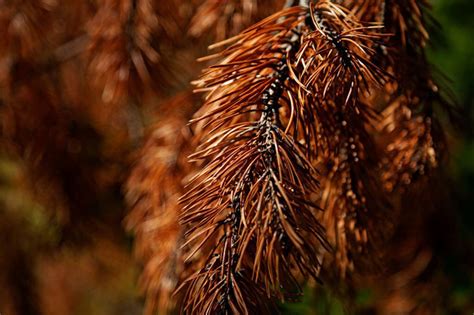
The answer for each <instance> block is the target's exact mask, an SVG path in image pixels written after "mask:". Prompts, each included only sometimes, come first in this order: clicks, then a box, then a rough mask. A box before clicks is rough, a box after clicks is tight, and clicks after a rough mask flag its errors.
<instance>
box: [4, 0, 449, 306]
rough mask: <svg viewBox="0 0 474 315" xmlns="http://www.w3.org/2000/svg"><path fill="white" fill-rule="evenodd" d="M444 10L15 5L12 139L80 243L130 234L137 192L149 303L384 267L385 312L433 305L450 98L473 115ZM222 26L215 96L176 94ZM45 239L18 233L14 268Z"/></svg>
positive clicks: (226, 297)
mask: <svg viewBox="0 0 474 315" xmlns="http://www.w3.org/2000/svg"><path fill="white" fill-rule="evenodd" d="M283 2H285V3H283ZM275 8H277V9H275ZM280 8H282V9H281V10H279V9H280ZM428 9H429V3H428V1H425V0H419V1H415V0H397V1H383V0H369V1H362V0H356V1H345V0H338V1H330V0H320V1H304V0H300V1H291V0H290V1H282V0H265V1H252V0H229V1H221V0H203V1H183V2H179V1H162V0H97V1H83V2H82V1H81V2H80V1H73V2H68V1H66V2H60V1H54V0H53V1H46V0H41V1H23V0H9V1H0V103H1V112H0V118H1V127H2V134H1V144H2V150H3V151H5V152H7V153H8V154H10V155H12V156H14V157H15V158H17V159H18V160H19V161H20V162H21V166H22V168H23V171H24V173H25V174H26V175H27V176H26V177H25V181H26V183H27V184H28V185H27V186H28V187H29V188H30V190H31V191H33V192H34V193H35V196H36V199H37V201H38V202H40V203H41V204H42V205H43V206H45V209H46V213H48V214H50V216H52V217H54V218H55V219H56V220H53V221H54V222H55V223H59V226H60V227H61V228H62V229H63V230H62V234H63V235H61V237H62V238H64V239H68V235H67V234H68V233H71V231H75V232H74V234H75V235H76V236H77V234H79V235H82V233H83V231H87V233H83V234H84V235H85V236H84V237H83V238H86V237H88V238H90V239H91V241H93V242H94V241H96V242H100V240H98V239H100V237H98V238H94V236H95V237H97V235H96V232H97V231H93V232H90V231H91V230H94V229H90V226H88V227H87V228H86V229H78V227H82V226H84V225H87V223H89V222H96V221H100V223H101V224H98V225H100V226H102V227H107V228H103V229H104V230H107V231H109V232H110V231H113V229H114V228H113V226H114V224H115V225H117V222H118V221H120V220H121V219H122V218H121V215H122V214H121V213H120V211H117V210H118V209H120V208H121V207H123V205H124V204H126V205H127V206H128V207H129V210H130V211H129V213H128V215H127V216H126V218H125V226H126V229H127V230H128V231H131V232H132V233H133V234H134V236H135V254H136V257H137V258H138V260H139V261H140V262H141V263H142V264H143V272H142V275H141V277H140V280H139V282H140V287H141V289H142V291H143V293H144V294H145V295H146V306H145V312H146V313H147V314H153V313H155V312H159V313H170V312H173V311H175V310H176V309H178V308H180V310H181V312H182V313H184V314H201V313H203V314H214V313H218V314H254V313H264V314H273V313H275V312H278V303H280V302H284V301H294V300H298V298H299V297H301V295H302V292H303V290H302V288H303V286H304V285H305V283H306V282H308V281H309V282H313V281H316V282H319V281H321V279H323V280H326V281H327V282H328V283H329V284H330V285H331V286H332V288H331V289H332V290H334V291H336V292H338V293H348V292H346V290H345V288H346V287H347V288H349V289H348V290H347V291H350V290H351V289H353V288H355V287H356V286H357V285H358V284H360V283H370V285H371V286H372V287H374V288H375V289H376V291H377V292H378V293H377V294H378V295H379V296H380V303H378V304H377V305H376V307H375V310H374V311H378V312H380V313H385V312H388V309H390V308H392V306H393V304H391V303H395V304H397V303H398V304H403V305H405V306H406V308H403V309H400V311H404V312H407V313H413V314H416V313H417V312H418V313H419V314H423V312H429V311H431V310H434V309H435V308H436V307H437V305H438V304H435V303H433V304H430V301H433V300H436V299H437V298H438V296H439V294H438V293H437V292H436V294H433V295H429V294H426V295H425V294H422V293H420V291H422V290H423V289H426V290H428V289H431V288H433V286H435V284H436V283H437V281H438V279H437V278H436V276H435V274H436V259H434V258H433V254H432V253H433V251H434V248H433V247H434V246H433V244H432V243H431V242H430V235H429V233H428V231H426V230H424V229H423V223H424V222H425V221H426V220H428V219H429V217H430V215H437V214H439V213H441V212H442V211H441V210H440V209H438V208H436V205H434V204H431V203H428V201H429V200H430V197H431V196H433V195H437V194H438V191H436V190H430V189H428V188H429V186H431V185H432V184H433V185H434V183H437V182H439V181H442V180H443V178H444V177H443V176H444V175H443V172H442V167H443V166H444V163H445V161H446V156H447V140H446V136H445V131H444V130H443V126H442V124H441V122H440V119H439V111H438V108H441V109H442V110H444V111H445V113H447V114H448V116H449V117H450V118H454V117H455V115H456V111H455V109H454V107H453V105H452V102H451V100H450V97H449V93H448V92H447V91H445V90H444V89H443V85H442V84H440V83H438V81H439V80H438V77H437V75H436V74H435V73H434V72H433V70H432V68H431V66H430V65H429V63H428V61H427V58H426V56H425V46H426V45H427V43H428V42H429V34H430V31H431V30H432V29H433V27H434V26H435V25H436V23H435V22H434V21H433V20H432V18H431V17H430V15H429V13H428V11H429V10H428ZM272 13H274V14H273V15H272ZM185 26H187V29H186V27H185ZM188 36H189V37H188ZM229 37H230V38H229ZM209 39H211V40H215V39H217V40H219V41H220V42H218V43H217V44H213V45H211V46H210V49H211V50H213V51H214V53H213V54H212V55H210V56H208V57H204V58H201V59H200V61H205V62H206V63H207V64H208V65H209V67H208V68H207V69H205V70H204V71H203V73H202V75H201V77H200V78H199V79H197V80H196V81H194V82H193V84H194V85H195V87H196V90H195V92H199V93H203V94H204V96H203V97H202V100H200V98H201V96H199V95H197V94H196V95H193V94H192V93H191V92H180V93H176V91H178V90H183V85H184V84H183V81H187V80H188V77H189V76H191V75H195V73H194V72H197V71H196V70H197V69H198V67H197V66H196V65H195V63H194V62H193V61H191V60H194V59H195V57H196V55H198V54H200V53H201V51H200V50H201V49H202V47H204V46H205V45H207V41H208V40H209ZM186 89H187V88H186ZM169 96H171V97H169ZM165 97H169V98H167V99H166V100H165V101H163V100H162V99H165ZM198 105H199V106H198ZM150 113H152V114H150ZM189 120H190V125H187V122H188V121H189ZM144 125H149V126H148V127H147V133H146V136H145V137H142V131H143V129H144V128H143V126H144ZM142 138H143V139H142ZM141 143H142V145H141V147H139V146H140V144H141ZM136 147H139V148H138V149H137V150H136V151H135V148H136ZM3 151H2V153H3ZM132 152H134V153H133V154H130V153H132ZM130 156H132V158H133V160H134V162H133V164H130V165H129V163H128V162H129V160H130ZM129 168H130V169H129ZM126 174H128V178H127V179H125V178H126V177H127V176H126ZM122 184H124V189H123V191H124V195H123V196H122V195H120V193H119V191H118V189H117V188H118V187H119V186H120V185H122ZM414 200H417V201H419V203H417V202H415V201H414ZM112 203H113V205H112V206H109V205H110V204H112ZM441 203H442V202H441V200H440V204H441ZM109 208H111V209H112V211H110V209H109ZM108 211H110V212H114V213H113V214H110V212H108ZM0 214H1V215H0V217H5V218H6V219H5V220H11V222H16V221H15V220H16V219H15V218H13V217H10V214H8V215H7V214H3V213H0ZM51 214H52V215H51ZM85 223H86V224H85ZM15 224H17V223H15ZM0 225H1V226H2V228H5V230H6V231H7V232H8V233H9V234H12V235H14V229H12V230H10V229H8V226H7V225H5V226H4V224H0ZM15 226H16V225H15ZM94 226H95V225H94ZM109 226H112V228H110V229H109V228H108V227H109ZM95 227H96V230H97V226H95ZM78 231H79V233H77V232H78ZM418 231H422V232H423V233H422V234H421V237H420V238H419V239H417V238H416V236H415V235H416V233H418ZM89 232H90V233H89ZM403 233H407V234H408V235H409V237H407V238H406V239H404V237H403V235H402V234H403ZM112 234H113V233H112ZM46 247H47V248H48V250H50V251H51V252H53V251H54V249H53V248H54V246H45V248H46ZM112 247H113V246H112ZM42 250H45V249H44V248H43V249H42ZM119 251H120V250H119ZM40 252H41V250H38V252H36V251H34V252H31V253H30V252H28V251H27V250H24V249H21V250H16V249H14V248H10V247H7V248H6V249H5V250H4V251H3V252H1V253H0V254H1V255H2V258H5V257H6V258H5V261H3V259H2V262H1V264H2V265H1V266H6V267H5V268H4V269H6V270H14V269H15V267H17V268H18V269H22V270H24V271H25V272H24V274H25V278H28V279H26V280H25V281H24V282H25V283H26V282H28V281H31V282H32V283H34V282H35V279H34V275H33V274H32V273H31V272H30V271H31V270H30V269H31V268H33V267H34V266H33V265H34V264H35V259H36V258H37V255H40ZM9 256H11V259H8V257H9ZM28 261H30V262H28ZM30 264H31V265H30ZM58 268H60V267H58ZM0 269H2V268H0ZM44 270H46V272H48V270H47V268H44ZM49 272H51V273H54V272H52V271H51V270H49ZM368 274H369V276H368ZM30 278H31V279H30ZM380 279H386V280H387V285H386V287H383V288H382V287H380V286H378V285H377V283H376V282H377V281H380ZM27 280H28V281H27ZM58 281H59V282H61V281H60V280H58ZM0 282H1V283H5V285H6V286H8V287H10V288H11V292H13V293H11V295H12V299H14V300H18V301H20V302H15V303H11V304H12V305H10V306H9V307H11V308H12V309H13V308H15V307H16V308H21V305H22V304H24V305H23V306H24V307H25V308H26V311H24V312H28V308H30V307H31V309H32V310H33V309H34V307H35V305H33V304H35V303H37V302H35V294H36V293H35V292H34V290H33V289H32V290H30V291H31V292H29V291H28V292H27V293H26V296H25V301H26V302H24V303H22V302H21V301H22V300H21V294H19V293H18V292H20V291H21V290H22V288H23V287H22V286H23V285H24V283H23V282H19V283H18V286H17V287H15V286H14V285H12V283H13V281H11V279H10V278H8V277H6V276H5V275H4V274H1V273H0ZM43 284H44V283H43ZM341 284H343V285H341ZM45 287H47V286H45ZM51 288H53V289H54V288H55V286H54V285H51ZM45 290H46V289H45ZM5 296H7V295H5ZM0 298H3V295H2V296H0ZM418 298H419V299H420V300H423V301H427V302H426V303H425V304H423V305H422V306H421V308H417V307H418V305H419V300H418ZM4 299H5V298H4ZM29 300H32V301H33V302H31V303H32V305H29V304H28V303H30V302H29ZM391 301H392V302H391ZM393 301H395V302H393ZM400 301H401V302H400ZM18 305H19V306H18ZM425 306H426V308H425ZM431 306H433V307H432V308H431ZM18 312H21V311H18Z"/></svg>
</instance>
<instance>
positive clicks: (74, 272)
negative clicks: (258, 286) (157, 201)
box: [0, 0, 474, 315]
mask: <svg viewBox="0 0 474 315" xmlns="http://www.w3.org/2000/svg"><path fill="white" fill-rule="evenodd" d="M17 2H18V3H19V4H18V6H25V7H26V9H25V10H30V9H31V8H30V7H29V5H28V4H26V5H25V4H24V3H25V1H17ZM27 2H28V1H26V3H27ZM43 2H44V3H46V5H48V3H49V4H50V5H53V3H54V2H55V1H43ZM86 2H89V1H84V3H86ZM188 2H189V5H188ZM15 3H16V2H15V1H8V0H4V1H2V0H0V37H1V38H0V47H4V48H5V47H6V49H3V50H2V48H0V56H1V57H2V62H1V63H0V82H1V83H0V84H1V85H0V111H1V117H2V120H1V124H2V126H1V127H2V135H1V136H2V137H1V138H2V139H1V140H0V314H2V315H27V314H44V315H56V314H57V315H65V314H71V315H72V314H77V315H82V314H88V315H108V314H113V315H115V314H116V315H120V314H127V315H133V314H142V312H143V305H144V297H143V294H142V293H143V292H142V291H141V289H140V285H139V276H140V272H141V266H140V263H138V262H136V261H135V260H134V258H133V257H134V256H133V252H134V251H136V250H137V249H136V248H135V247H134V245H133V237H132V234H131V233H130V232H127V229H126V226H125V225H126V224H125V223H124V218H126V216H127V213H128V210H127V207H126V206H125V202H124V188H123V184H124V182H125V180H126V178H127V176H128V171H127V170H128V169H129V166H130V165H131V164H132V163H133V160H134V154H135V153H134V152H135V151H136V150H137V149H138V148H139V146H140V141H139V140H138V139H141V138H142V137H143V135H144V134H147V128H148V127H149V126H153V125H154V124H160V118H159V117H161V116H160V115H163V113H165V110H164V109H163V108H162V107H161V104H162V103H163V101H162V100H163V99H167V98H169V97H170V96H171V95H174V94H176V93H177V92H179V91H183V90H185V89H186V86H187V84H188V82H189V81H190V80H192V79H193V77H194V76H195V74H196V73H198V70H199V68H200V65H199V64H197V63H196V62H195V61H194V60H195V58H196V57H198V56H202V55H204V54H205V51H206V50H205V47H206V44H202V43H198V42H197V41H196V40H193V39H186V40H183V41H182V42H176V41H175V40H174V39H173V36H176V34H170V32H171V31H170V30H171V29H172V26H173V23H176V21H174V20H171V21H167V22H166V23H164V24H163V25H161V27H162V36H163V38H160V44H161V43H162V46H161V49H162V50H161V53H162V54H161V56H160V57H159V58H163V59H164V60H165V61H166V62H164V63H166V64H170V65H172V68H173V69H172V71H169V73H168V69H160V71H161V73H162V74H163V73H165V74H164V75H162V76H163V77H165V79H164V80H163V82H161V81H160V82H156V81H154V82H149V81H148V80H149V78H146V75H145V74H143V72H141V70H140V65H141V64H142V62H144V63H150V62H151V61H153V56H152V54H146V51H147V47H142V46H140V48H141V50H142V51H145V54H144V55H145V56H144V57H143V56H141V57H140V56H138V57H137V58H138V59H137V60H140V58H142V59H141V61H137V62H136V65H135V68H136V69H135V70H134V72H130V73H128V74H127V73H125V74H123V75H124V76H126V77H127V80H128V81H127V80H125V81H126V83H123V81H120V82H114V81H113V80H112V79H110V78H108V77H107V71H112V70H113V71H118V72H120V69H119V68H117V69H115V68H114V69H115V70H114V69H112V70H110V69H111V68H113V67H114V64H113V61H112V64H109V65H106V66H104V65H101V66H100V67H95V66H94V60H93V58H91V57H90V56H89V55H88V53H89V52H90V51H93V50H94V49H97V47H102V48H101V49H102V50H103V51H104V50H107V49H115V50H120V49H122V48H123V45H125V44H124V43H123V42H121V41H120V40H119V39H116V38H115V37H114V36H115V35H116V34H115V33H114V32H115V24H114V23H115V22H116V21H115V20H113V19H110V20H108V19H107V15H106V14H105V13H104V16H101V15H100V14H101V13H100V12H99V13H98V16H95V17H94V19H93V20H91V21H88V22H87V23H86V25H87V27H88V28H87V27H86V32H88V35H89V36H91V37H93V38H94V36H95V37H97V38H96V40H95V42H94V44H93V45H89V46H88V48H87V49H86V51H80V52H77V54H81V55H84V58H89V68H88V69H87V70H84V69H83V67H82V66H81V64H80V63H81V62H82V61H77V62H76V61H74V60H72V59H71V58H72V56H74V55H75V54H76V50H77V49H78V47H81V41H83V40H84V38H82V37H81V32H80V31H75V30H76V29H79V27H78V26H77V25H82V24H84V23H83V22H84V21H82V20H81V19H84V18H85V17H86V16H87V12H86V11H87V10H88V7H87V5H84V4H79V2H77V4H76V2H71V5H70V7H69V8H67V9H66V10H65V12H62V14H63V15H62V16H63V20H61V23H62V24H61V25H62V27H64V28H69V29H70V30H71V31H69V32H68V35H67V36H69V38H64V35H56V34H55V33H54V32H50V30H48V27H49V25H48V23H49V17H48V11H47V10H45V11H44V12H40V14H39V15H38V16H36V18H37V20H34V21H33V22H32V24H31V25H29V27H27V28H25V34H22V33H20V34H19V35H18V38H20V39H18V38H16V39H15V40H16V41H17V42H14V40H13V39H10V38H8V36H6V35H5V36H4V33H2V32H3V31H4V29H5V28H4V27H6V26H5V25H6V24H5V23H6V22H5V21H7V20H8V19H10V18H11V12H12V10H14V9H15ZM183 3H185V4H184V5H182V6H180V8H179V10H180V11H179V14H180V15H184V16H190V15H191V14H192V12H191V11H192V9H190V8H191V7H192V5H193V1H184V2H183ZM432 4H433V14H434V16H435V18H436V19H437V20H438V21H439V22H440V25H441V29H440V31H439V32H437V33H434V34H432V45H431V46H430V47H429V48H428V49H429V58H430V60H431V61H432V63H433V65H435V67H436V68H437V69H438V70H439V71H440V72H441V73H443V74H445V75H446V78H447V81H448V82H449V84H448V85H449V86H450V87H451V88H452V91H453V93H454V95H455V97H456V99H457V102H458V103H459V106H460V107H462V109H463V116H464V118H465V120H466V122H465V124H463V126H462V127H461V128H460V130H449V132H450V139H449V142H450V144H451V157H450V160H449V173H450V178H451V181H450V182H447V183H446V185H447V186H449V187H450V188H453V187H454V188H455V189H449V207H447V209H449V211H450V213H446V218H440V217H438V218H434V219H433V220H434V221H435V222H434V223H433V222H431V226H433V227H435V228H433V229H434V230H433V231H431V234H430V235H431V237H432V238H431V241H432V242H433V244H435V246H434V247H433V251H432V252H430V255H433V256H436V268H433V270H435V271H433V273H434V274H433V273H432V274H431V275H430V277H433V278H436V279H437V281H436V282H432V283H431V282H429V281H424V282H423V281H421V282H422V283H421V284H420V286H417V287H416V290H420V291H423V292H428V293H434V292H442V293H441V294H440V296H438V297H436V299H439V300H442V301H441V305H442V309H441V310H440V313H439V314H472V313H473V312H474V230H473V227H474V127H473V126H474V76H473V73H474V40H473V34H474V2H473V1H471V0H433V1H432ZM12 8H13V9H12ZM121 9H123V8H121ZM31 10H32V9H31ZM80 10H83V11H84V14H83V15H81V14H74V15H73V13H77V12H78V11H80ZM124 10H125V9H124ZM81 12H82V11H81ZM171 15H172V14H170V16H171ZM72 17H74V18H72ZM144 19H145V20H146V16H145V17H144ZM14 23H16V24H21V23H26V24H27V23H28V21H24V20H21V19H16V20H15V21H14ZM27 26H28V25H27ZM2 28H4V29H3V30H2ZM138 29H139V30H142V31H139V32H141V33H139V34H138V35H139V36H140V38H143V39H144V40H145V41H147V40H148V44H146V45H150V46H153V40H150V38H149V37H147V36H149V34H147V31H146V28H142V29H140V28H138ZM95 30H99V31H95ZM101 30H102V31H103V32H102V33H106V35H101V34H100V32H101ZM81 31H83V30H81ZM42 32H44V34H47V35H46V36H45V35H44V34H43V33H42ZM75 32H76V33H77V34H76V33H75ZM196 32H197V33H199V30H196ZM225 35H226V34H217V35H216V38H219V37H224V36H225ZM21 36H23V37H21ZM61 36H63V37H61ZM101 36H102V37H101ZM178 36H179V34H178ZM168 37H169V38H168ZM43 38H46V40H45V41H47V43H42V39H43ZM56 42H65V43H67V45H63V46H60V47H59V48H55V50H54V52H53V53H50V54H43V50H42V48H41V47H43V45H44V47H50V46H51V43H56ZM12 43H13V44H12ZM140 43H141V42H139V43H138V44H137V45H141V44H140ZM94 45H96V46H94ZM176 45H178V46H179V47H176ZM8 47H10V48H11V47H14V49H15V51H16V52H17V53H16V54H15V55H13V54H12V53H11V52H10V51H8V49H10V48H8ZM191 48H192V49H191ZM11 49H13V48H11ZM44 49H46V50H47V49H49V48H44ZM190 51H192V53H191V52H190ZM51 56H53V57H57V58H59V59H61V60H63V61H64V60H66V62H64V64H63V65H62V66H61V67H60V69H57V68H58V67H56V65H55V59H54V58H52V57H51ZM117 58H120V56H119V57H117ZM143 60H145V61H143ZM150 60H151V61H150ZM94 67H95V68H94ZM101 67H105V68H101ZM12 69H13V70H12ZM91 69H92V70H91ZM42 71H45V72H47V73H48V77H47V78H45V77H44V74H43V72H42ZM82 71H92V72H90V73H89V72H87V73H83V72H82ZM119 74H120V73H119ZM176 74H179V75H176ZM58 78H60V79H58ZM80 78H87V79H86V80H85V81H89V80H90V81H94V82H95V81H98V85H101V86H102V87H104V86H105V88H104V89H103V90H100V91H99V92H98V91H95V90H94V89H91V91H90V94H88V95H82V94H81V91H83V89H82V86H83V85H84V84H87V83H88V82H83V81H84V80H82V81H81V79H80ZM137 78H138V79H137ZM134 80H135V81H137V80H138V81H142V82H143V83H144V84H145V85H148V84H149V88H150V90H154V91H157V92H156V94H149V93H147V91H140V93H139V95H136V94H134V93H132V92H130V91H135V90H140V88H136V86H134ZM61 82H68V84H67V85H61V84H62V83H61ZM104 82H105V83H104ZM120 84H124V86H121V85H120ZM155 84H156V85H158V87H157V88H155V86H154V85H155ZM186 97H187V98H189V97H190V96H186ZM191 98H192V97H191ZM64 102H66V103H67V106H65V107H61V109H60V110H58V106H59V105H58V104H61V103H64ZM183 102H184V101H183ZM137 103H140V104H141V105H140V106H136V105H137ZM31 104H36V105H35V106H32V105H31ZM130 104H132V105H130ZM180 110H181V111H183V112H192V111H193V108H192V106H183V107H182V109H178V111H180ZM186 115H188V116H189V114H184V116H186ZM38 121H39V123H38ZM421 264H422V262H421ZM422 277H423V276H421V278H422ZM373 288H374V286H373V285H367V286H364V285H361V286H360V288H357V290H356V292H354V298H353V302H352V304H351V306H350V308H351V312H349V314H350V313H352V312H354V313H355V314H377V312H376V311H375V309H380V307H379V306H378V304H381V303H385V304H386V305H387V307H388V308H387V309H390V305H391V304H390V303H395V304H397V305H401V304H403V303H409V302H408V301H407V300H408V299H407V298H406V297H404V296H403V295H400V296H397V297H391V298H390V299H389V298H386V299H384V298H383V297H380V296H379V295H378V293H377V292H375V291H374V289H373ZM306 291H307V294H306V295H305V297H304V300H303V302H302V303H299V304H287V305H284V306H282V310H283V312H284V313H285V314H331V315H339V314H345V311H346V310H347V308H348V306H347V305H345V304H344V303H342V302H341V301H340V300H339V299H338V298H337V297H336V296H335V295H332V294H331V293H330V292H327V290H324V288H322V289H321V288H320V289H317V290H315V289H312V288H309V287H308V288H307V290H306ZM427 301H429V299H428V298H427V300H423V301H419V303H421V304H422V303H426V302H427ZM398 309H400V308H398ZM402 309H403V308H402ZM406 309H407V310H410V311H407V312H406V313H407V314H408V313H410V314H431V313H427V312H423V310H419V311H417V310H416V308H415V309H414V310H413V308H410V306H409V305H407V307H406ZM387 314H388V313H387ZM393 314H404V312H403V311H401V312H400V311H399V312H398V313H393Z"/></svg>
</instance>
